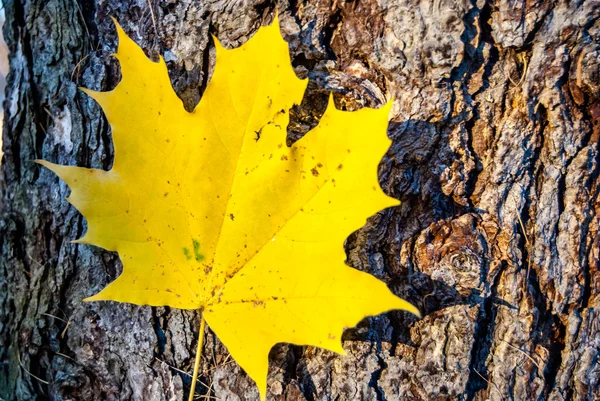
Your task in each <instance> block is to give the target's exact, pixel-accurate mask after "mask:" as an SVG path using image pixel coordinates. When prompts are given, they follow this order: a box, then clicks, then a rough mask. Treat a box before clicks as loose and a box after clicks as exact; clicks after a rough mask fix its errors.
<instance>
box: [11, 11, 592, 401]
mask: <svg viewBox="0 0 600 401" xmlns="http://www.w3.org/2000/svg"><path fill="white" fill-rule="evenodd" d="M4 3H5V9H6V24H5V27H4V35H5V38H6V40H7V43H8V46H9V48H10V75H9V77H8V84H7V89H6V98H7V100H6V102H5V103H4V112H5V122H4V127H3V146H4V159H3V161H2V178H1V180H2V181H1V183H0V185H1V188H2V197H1V204H0V210H1V216H2V218H1V220H0V252H1V256H0V263H1V265H0V398H1V399H3V400H10V401H12V400H85V401H88V400H89V401H91V400H143V401H150V400H152V401H159V400H184V399H187V392H188V389H189V384H190V378H189V377H188V376H187V375H185V374H183V373H181V372H180V371H184V372H189V371H190V370H191V365H192V363H193V358H194V351H195V345H196V337H197V331H198V325H199V316H198V314H197V313H194V312H184V311H181V310H175V309H170V308H151V307H137V306H132V305H126V304H117V303H110V302H108V303H82V302H81V299H82V298H84V297H85V296H89V295H91V294H93V293H95V292H96V291H98V290H99V289H101V288H102V287H103V286H104V285H106V284H107V283H108V282H110V281H111V280H113V279H114V278H115V277H116V276H117V275H118V272H119V270H120V264H119V261H118V258H117V257H116V255H115V254H112V253H109V252H104V251H102V250H100V249H96V248H93V247H90V246H77V245H74V244H69V241H70V240H72V239H75V238H78V237H79V236H81V234H82V233H83V232H84V231H85V221H84V220H83V219H82V217H81V216H80V215H79V214H78V213H77V212H76V211H75V210H74V209H73V208H72V207H70V206H69V204H68V203H67V202H66V201H65V200H64V198H65V197H66V196H67V195H68V189H67V188H66V186H65V185H64V184H63V183H60V182H59V180H58V179H57V178H56V177H55V176H53V175H52V174H50V173H49V172H48V171H43V170H41V169H40V168H39V166H37V165H35V164H33V163H31V160H33V159H37V158H43V159H46V160H50V161H53V162H57V163H61V164H70V165H79V166H91V167H97V168H105V169H107V168H109V167H110V165H111V163H112V145H111V139H110V131H109V129H108V125H107V123H106V120H105V118H104V117H103V115H102V113H101V111H100V109H99V107H98V106H97V105H95V104H94V103H93V101H91V100H90V99H89V98H87V97H86V96H85V95H84V94H82V93H81V92H79V91H78V90H77V86H78V85H82V86H86V87H89V88H92V89H97V90H107V89H110V88H111V87H113V86H114V85H116V83H117V82H118V80H119V70H118V65H117V63H116V61H115V60H114V59H112V58H111V57H110V54H111V53H112V52H114V50H115V40H116V35H115V31H114V28H113V25H112V23H111V22H110V20H109V18H108V16H110V15H112V16H114V17H116V18H117V19H118V20H119V21H120V23H121V25H122V26H123V27H124V29H125V30H126V32H128V34H129V35H130V36H131V37H132V38H133V39H134V40H136V41H137V42H138V43H140V44H141V45H142V46H143V47H144V49H145V50H146V51H147V53H148V55H149V56H150V57H157V55H158V54H162V55H163V56H164V57H165V59H166V60H167V61H168V66H169V70H170V73H171V78H172V82H173V86H174V88H175V90H176V91H177V93H178V94H179V95H180V97H181V98H182V100H183V102H184V104H185V106H186V107H187V108H188V109H191V108H192V107H193V105H194V104H195V103H196V102H198V100H199V99H200V97H201V94H202V90H203V88H204V87H205V85H206V83H207V80H208V78H209V76H210V72H211V68H212V63H213V59H212V58H211V57H212V56H211V51H210V49H211V47H212V41H211V39H210V34H211V33H212V34H214V35H216V36H217V37H218V38H219V39H220V40H221V41H222V43H223V44H224V45H226V46H237V45H239V44H241V43H243V42H245V41H246V40H248V38H250V37H251V36H252V34H253V33H254V32H255V31H256V30H257V29H258V27H259V26H260V25H261V24H264V23H267V22H269V21H271V19H272V17H273V15H274V10H275V8H276V6H275V5H274V4H273V3H271V2H266V1H261V0H256V1H246V2H242V1H235V0H231V1H230V0H210V1H202V2H201V1H194V0H131V1H125V0H79V1H78V2H75V1H73V0H47V1H46V0H43V1H42V0H38V1H35V0H5V1H4ZM277 8H278V9H279V13H280V20H281V26H282V29H283V31H284V33H285V35H286V40H288V41H289V44H290V54H291V56H292V60H293V64H294V66H295V68H296V71H297V73H298V74H299V75H300V76H308V77H309V78H310V87H309V91H308V93H307V94H306V97H305V100H304V102H303V104H302V105H300V106H299V107H297V108H295V109H294V112H293V113H292V114H293V116H294V120H293V121H292V123H291V124H290V140H294V139H297V138H298V137H299V136H301V135H302V133H303V132H305V131H306V130H307V129H309V128H310V127H312V126H314V124H315V123H316V121H318V118H319V115H320V113H322V112H323V105H324V100H325V99H326V93H327V92H328V91H333V92H334V93H335V94H336V95H335V96H336V104H337V105H338V107H341V108H347V109H354V108H358V107H362V106H377V105H379V104H381V103H382V102H384V101H385V99H386V97H389V96H393V97H394V98H395V104H394V109H393V115H392V123H391V125H390V129H389V135H390V137H391V138H392V139H393V145H392V147H391V149H390V151H389V153H388V155H387V157H386V158H385V159H384V161H383V162H382V164H381V170H380V177H381V184H382V186H383V188H384V189H385V190H386V191H387V192H388V193H389V194H391V195H393V196H395V197H397V198H399V199H401V200H402V204H401V205H400V206H399V207H397V208H394V209H392V210H389V211H387V212H384V213H381V214H379V215H378V216H375V217H373V218H371V219H370V221H369V223H368V224H367V225H366V226H365V227H364V228H363V229H361V230H359V231H358V232H357V233H355V234H353V235H352V236H351V237H350V238H349V239H348V241H347V244H346V247H347V251H348V263H349V264H350V265H352V266H353V267H356V268H358V269H363V270H365V271H369V272H371V273H372V274H375V275H376V276H377V277H379V278H381V279H382V280H384V281H386V282H387V283H388V284H389V286H390V288H392V290H393V291H394V292H395V293H396V294H398V295H400V296H402V297H404V298H406V299H408V300H409V301H411V302H413V303H414V304H415V305H417V306H418V307H419V308H420V309H421V311H422V312H423V314H424V315H425V317H424V319H422V320H420V321H416V319H414V318H413V317H411V316H409V315H407V314H405V313H401V312H393V313H388V314H385V315H381V316H378V317H375V318H370V319H366V320H365V321H363V322H362V323H361V324H360V325H359V327H358V328H357V329H354V330H350V331H348V332H347V333H346V336H345V338H346V342H345V347H346V349H348V350H349V355H348V356H345V357H341V356H337V355H334V354H331V353H330V352H326V351H323V350H320V349H314V348H310V347H298V346H290V345H280V346H277V347H275V348H274V349H273V352H272V353H271V362H270V366H271V368H270V373H269V397H270V399H273V400H290V401H291V400H309V401H313V400H388V401H393V400H469V401H474V400H481V401H483V400H553V401H558V400H600V389H599V388H600V351H599V350H600V310H599V309H598V308H599V307H600V263H599V258H600V231H599V223H600V219H599V215H600V201H599V197H598V192H599V189H600V178H599V169H600V167H599V165H598V163H599V161H600V158H599V156H598V152H599V139H600V95H599V94H600V70H599V64H600V63H599V61H600V18H599V16H600V2H598V1H593V0H587V1H582V0H579V1H571V2H567V1H543V0H527V1H525V0H473V1H471V2H469V1H466V0H465V1H454V0H422V1H416V0H413V1H411V0H378V1H374V0H358V1H354V2H345V1H343V0H340V1H337V0H335V1H331V0H316V1H312V0H310V1H303V0H289V1H288V2H285V1H284V2H283V3H281V4H279V5H278V6H277ZM201 380H202V382H203V383H204V384H206V386H203V385H198V392H199V394H203V395H208V396H211V397H216V398H218V399H222V400H256V399H257V395H258V394H257V391H256V390H255V387H254V386H253V384H252V382H251V381H250V380H249V379H248V378H247V377H246V376H245V374H244V373H243V372H242V371H241V370H240V368H239V367H238V366H237V365H236V364H235V363H232V362H231V359H229V357H228V356H227V351H226V349H225V348H224V347H223V346H222V345H221V344H220V343H219V341H218V340H217V339H216V338H215V337H214V336H213V335H212V334H211V333H209V334H208V338H207V344H206V346H205V349H204V355H203V360H202V372H201Z"/></svg>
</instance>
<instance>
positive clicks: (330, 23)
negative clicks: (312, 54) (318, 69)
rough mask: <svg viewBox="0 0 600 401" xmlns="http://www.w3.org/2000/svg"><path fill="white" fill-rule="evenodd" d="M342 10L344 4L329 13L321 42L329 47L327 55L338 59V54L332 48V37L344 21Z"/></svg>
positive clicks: (326, 47)
mask: <svg viewBox="0 0 600 401" xmlns="http://www.w3.org/2000/svg"><path fill="white" fill-rule="evenodd" d="M342 12H343V8H342V6H339V5H338V6H337V8H336V10H335V11H334V12H333V13H332V14H331V15H329V18H328V19H327V24H326V25H325V27H324V28H323V32H322V33H321V37H322V41H321V42H322V44H323V47H324V48H325V49H327V57H328V58H329V59H330V60H336V59H337V55H336V54H335V52H334V51H333V50H332V46H331V39H332V38H333V34H334V33H335V31H336V29H337V28H338V25H339V24H340V22H342Z"/></svg>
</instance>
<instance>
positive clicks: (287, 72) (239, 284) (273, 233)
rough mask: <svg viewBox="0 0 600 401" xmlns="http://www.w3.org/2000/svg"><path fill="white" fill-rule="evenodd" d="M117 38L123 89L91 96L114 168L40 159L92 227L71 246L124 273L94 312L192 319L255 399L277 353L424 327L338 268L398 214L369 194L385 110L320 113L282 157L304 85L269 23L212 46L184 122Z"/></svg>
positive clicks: (134, 51) (164, 79) (147, 65)
mask: <svg viewBox="0 0 600 401" xmlns="http://www.w3.org/2000/svg"><path fill="white" fill-rule="evenodd" d="M117 30H118V35H119V48H118V52H117V54H116V55H115V56H116V57H117V59H118V60H119V62H120V64H121V71H122V77H123V78H122V80H121V82H120V83H119V85H118V86H117V87H116V88H115V89H114V90H113V91H110V92H93V91H89V90H85V92H86V93H88V94H89V95H90V96H91V97H92V98H94V99H95V100H96V101H97V102H98V103H99V104H100V105H101V107H102V109H103V110H104V113H105V114H106V116H107V118H108V121H109V122H110V125H111V128H112V136H113V141H114V148H115V160H114V166H113V167H112V169H111V170H110V171H103V170H98V169H87V168H79V167H69V166H60V165H55V164H52V163H49V162H47V161H40V163H41V164H43V165H44V166H46V167H47V168H49V169H50V170H52V171H53V172H55V173H56V174H57V175H58V176H59V177H60V178H62V179H63V180H64V181H65V182H66V183H67V184H68V185H69V187H70V188H71V191H72V192H71V195H70V197H69V198H68V200H69V202H71V203H72V204H73V205H74V206H75V207H76V208H77V209H78V210H79V211H80V212H81V213H82V214H83V216H84V217H85V218H86V219H87V223H88V230H87V233H86V234H85V236H84V237H83V238H81V239H79V240H77V241H75V242H77V243H85V244H92V245H96V246H100V247H102V248H104V249H107V250H110V251H116V252H118V254H119V257H120V258H121V260H122V262H123V273H122V274H121V275H120V276H119V277H118V278H117V279H116V280H115V281H114V282H112V283H111V284H109V285H108V286H107V287H106V288H104V289H103V290H102V291H100V292H99V293H98V294H96V295H94V296H92V297H90V298H87V300H88V301H99V300H114V301H119V302H129V303H133V304H139V305H155V306H161V305H168V306H171V307H176V308H183V309H202V310H203V320H202V322H203V324H204V319H205V320H206V322H207V323H208V324H209V326H210V327H211V328H212V329H213V331H214V332H215V333H216V334H217V336H218V337H219V338H220V339H221V341H222V342H223V343H224V344H225V346H226V347H227V348H228V350H229V352H230V353H231V355H232V356H233V358H234V359H235V360H236V361H237V362H238V363H239V364H240V366H241V367H242V368H243V369H244V370H245V371H246V373H247V374H248V375H249V376H250V377H251V378H252V379H253V380H254V381H255V382H256V384H257V385H258V389H259V392H260V395H261V399H264V397H265V394H266V386H267V381H266V378H267V368H268V354H269V351H270V349H271V347H272V346H273V345H275V344H276V343H279V342H288V343H294V344H302V345H313V346H318V347H322V348H326V349H329V350H331V351H335V352H338V353H344V350H343V348H342V343H341V335H342V331H343V329H344V328H347V327H352V326H354V325H356V324H357V323H358V322H359V321H360V320H361V319H363V318H364V317H365V316H369V315H376V314H379V313H382V312H385V311H388V310H392V309H404V310H408V311H410V312H412V313H415V314H418V311H417V309H416V308H415V307H413V306H412V305H410V304H409V303H407V302H406V301H404V300H402V299H400V298H398V297H396V296H395V295H394V294H392V292H391V291H390V290H389V289H388V288H387V286H386V285H385V284H384V283H383V282H381V281H379V280H377V279H376V278H375V277H373V276H371V275H369V274H366V273H364V272H361V271H358V270H356V269H353V268H350V267H348V266H347V265H345V263H344V260H345V252H344V247H343V243H344V240H345V239H346V237H347V236H348V235H349V234H351V233H352V232H353V231H355V230H357V229H358V228H360V227H361V226H362V225H363V224H364V223H365V220H366V218H367V217H369V216H371V215H372V214H374V213H376V212H378V211H380V210H382V209H384V208H386V207H390V206H394V205H397V204H398V203H399V202H398V201H397V200H395V199H393V198H390V197H388V196H387V195H385V194H384V193H383V191H382V190H381V188H380V187H379V184H378V181H377V165H378V163H379V161H380V159H381V158H382V156H383V155H384V153H385V152H386V151H387V149H388V147H389V145H390V140H389V139H388V138H387V135H386V131H387V125H388V113H389V109H390V107H391V102H390V103H389V104H388V105H386V106H384V107H382V108H380V109H377V110H376V109H362V110H360V111H356V112H352V113H350V112H343V111H339V110H337V109H336V108H335V106H334V105H333V102H332V101H330V102H329V106H328V108H327V111H326V112H325V114H324V115H323V117H322V118H321V120H320V122H319V125H318V126H317V127H316V128H315V129H313V130H312V131H310V132H309V133H308V134H307V135H305V136H304V137H303V138H302V139H301V140H299V141H298V142H297V143H296V144H295V145H294V146H292V147H287V146H286V145H285V142H286V127H287V124H288V120H289V115H288V110H289V109H290V107H292V105H293V104H295V103H299V102H300V101H301V99H302V96H303V94H304V90H305V88H306V84H307V80H300V79H298V78H297V77H296V76H295V74H294V71H293V69H292V68H291V63H290V58H289V54H288V47H287V44H286V42H285V41H284V40H283V39H282V37H281V34H280V32H279V25H278V23H277V22H275V23H274V24H273V25H271V26H268V27H263V28H261V29H260V30H259V32H258V33H257V34H256V35H255V36H254V37H253V38H252V39H251V40H249V41H248V42H247V43H246V44H245V45H243V46H241V47H239V48H237V49H233V50H227V49H225V48H223V47H222V46H221V45H219V43H216V67H215V72H214V75H213V77H212V78H211V80H210V82H209V84H208V86H207V88H206V91H205V93H204V95H203V97H202V100H201V102H200V103H199V105H198V106H197V108H196V110H195V111H194V112H193V113H188V112H186V111H185V110H184V108H183V107H182V104H181V101H180V100H179V98H178V97H177V96H176V95H175V93H174V91H173V90H172V88H171V84H170V81H169V77H168V74H167V68H166V65H165V63H164V60H163V59H162V58H161V59H160V61H159V62H158V63H155V62H152V61H151V60H149V59H148V58H147V57H146V56H145V55H144V53H143V51H142V50H141V49H140V48H139V47H138V46H137V45H136V44H135V43H134V42H133V41H132V40H131V39H129V38H128V37H127V36H126V34H125V33H124V32H123V30H122V29H121V28H120V27H119V26H118V24H117ZM215 42H216V40H215ZM202 327H204V326H202ZM202 332H203V330H202ZM201 334H202V333H201Z"/></svg>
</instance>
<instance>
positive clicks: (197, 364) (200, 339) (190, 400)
mask: <svg viewBox="0 0 600 401" xmlns="http://www.w3.org/2000/svg"><path fill="white" fill-rule="evenodd" d="M205 324H206V321H205V320H204V316H202V317H201V318H200V332H199V333H198V348H197V349H196V360H195V361H194V374H193V375H192V385H191V386H190V397H189V398H188V401H193V400H194V394H195V393H196V382H197V381H198V369H199V368H200V357H201V356H202V346H203V344H204V326H205Z"/></svg>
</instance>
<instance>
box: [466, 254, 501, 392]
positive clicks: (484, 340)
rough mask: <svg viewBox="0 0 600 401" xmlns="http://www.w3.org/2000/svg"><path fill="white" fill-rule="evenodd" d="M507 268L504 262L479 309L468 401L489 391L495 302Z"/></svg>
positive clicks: (470, 364)
mask: <svg viewBox="0 0 600 401" xmlns="http://www.w3.org/2000/svg"><path fill="white" fill-rule="evenodd" d="M506 268H507V264H506V262H505V261H503V262H502V267H501V269H500V271H498V272H497V273H496V276H495V277H494V281H493V283H492V285H491V288H490V296H489V297H487V298H486V299H485V300H484V301H483V304H482V307H481V308H480V309H479V313H478V315H477V320H476V322H477V323H476V329H475V335H474V337H475V343H474V344H473V348H472V349H471V360H470V362H469V378H468V380H467V383H466V385H465V391H466V401H474V400H475V397H476V396H477V394H478V393H479V392H480V391H481V390H484V389H488V390H490V389H489V388H488V382H487V381H486V379H485V377H486V376H487V374H488V372H487V361H486V360H487V357H488V355H489V353H490V351H491V349H492V340H493V335H494V327H495V325H496V306H495V301H496V298H497V297H498V285H499V284H500V278H501V277H502V274H503V273H504V270H505V269H506Z"/></svg>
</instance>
